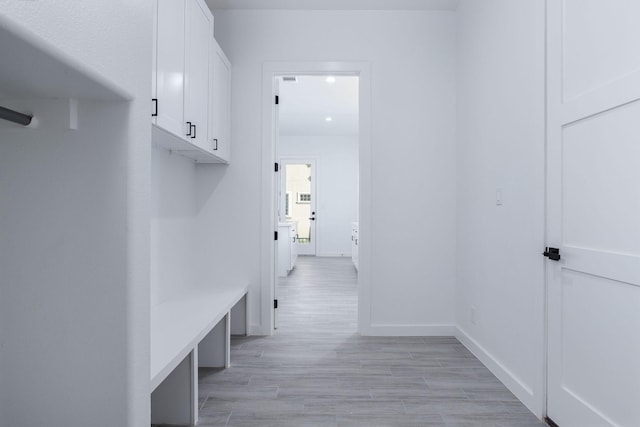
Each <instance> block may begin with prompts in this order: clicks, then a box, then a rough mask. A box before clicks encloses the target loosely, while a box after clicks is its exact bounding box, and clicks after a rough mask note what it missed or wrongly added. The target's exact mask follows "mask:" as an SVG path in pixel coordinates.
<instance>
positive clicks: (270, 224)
mask: <svg viewBox="0 0 640 427" xmlns="http://www.w3.org/2000/svg"><path fill="white" fill-rule="evenodd" d="M291 74H295V75H329V74H331V75H350V76H358V78H359V85H358V88H359V90H358V95H359V100H358V101H359V111H358V116H359V117H358V176H357V193H358V221H359V233H360V238H359V244H358V276H357V329H358V332H359V333H360V334H364V335H366V334H368V333H370V331H371V330H372V322H371V287H372V284H371V240H370V236H371V123H372V121H371V64H370V63H369V62H313V61H311V62H286V61H285V62H265V63H264V64H263V73H262V78H263V80H262V113H263V120H262V123H263V128H262V141H263V149H262V161H261V164H262V187H261V204H260V205H261V213H262V215H261V218H262V219H261V225H260V229H261V236H262V240H261V247H260V253H261V267H260V272H261V273H260V278H261V279H260V293H259V294H258V296H257V298H258V303H259V305H260V317H259V318H258V319H254V322H250V323H251V328H250V333H251V334H254V335H258V334H262V335H270V334H272V333H273V331H274V317H275V311H274V309H273V307H274V305H275V304H276V301H275V296H276V295H275V291H276V290H275V284H276V276H275V274H276V271H277V249H278V247H277V241H275V240H274V231H276V230H278V219H279V218H278V215H277V214H276V206H277V205H276V198H275V196H274V195H275V191H276V189H279V188H280V184H279V181H278V180H279V177H280V174H279V173H278V172H275V173H274V171H275V170H276V169H277V168H274V164H276V163H277V162H278V159H279V157H278V152H277V148H278V147H277V144H276V139H277V135H278V132H277V131H278V129H277V123H278V122H277V120H276V119H277V110H276V109H275V108H274V105H275V100H276V96H277V95H278V88H277V87H276V86H275V84H274V82H275V81H276V80H275V79H276V77H281V76H285V75H291ZM320 197H322V195H320Z"/></svg>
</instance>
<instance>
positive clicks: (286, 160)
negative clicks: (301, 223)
mask: <svg viewBox="0 0 640 427" xmlns="http://www.w3.org/2000/svg"><path fill="white" fill-rule="evenodd" d="M279 163H280V168H281V169H280V170H281V179H280V191H281V193H280V197H279V202H280V206H278V207H276V208H277V209H281V208H282V203H283V201H282V198H283V195H284V193H282V189H284V190H285V191H286V188H287V183H286V176H287V174H286V171H287V169H286V165H287V164H299V163H309V164H311V167H312V170H313V172H312V175H311V176H312V177H313V179H312V180H311V210H312V211H313V209H314V208H315V212H316V216H317V212H318V200H319V193H320V190H319V188H320V186H319V185H318V165H319V161H318V158H317V157H314V156H279ZM285 203H286V202H285ZM298 230H299V228H298ZM312 237H313V240H312V241H313V247H314V251H313V255H314V256H316V255H317V254H318V220H317V219H316V220H315V221H314V232H313V233H312ZM299 248H300V245H298V249H299ZM298 255H309V254H304V253H301V252H300V251H298Z"/></svg>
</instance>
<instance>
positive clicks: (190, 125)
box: [187, 122, 193, 136]
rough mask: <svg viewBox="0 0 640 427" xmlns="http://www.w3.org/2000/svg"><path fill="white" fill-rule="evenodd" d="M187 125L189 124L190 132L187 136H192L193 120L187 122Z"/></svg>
mask: <svg viewBox="0 0 640 427" xmlns="http://www.w3.org/2000/svg"><path fill="white" fill-rule="evenodd" d="M187 126H189V133H188V134H187V136H191V127H192V126H193V125H192V124H191V122H187Z"/></svg>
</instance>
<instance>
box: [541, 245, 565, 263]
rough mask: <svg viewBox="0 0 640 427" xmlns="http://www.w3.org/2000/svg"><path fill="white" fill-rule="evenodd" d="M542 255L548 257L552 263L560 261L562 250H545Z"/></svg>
mask: <svg viewBox="0 0 640 427" xmlns="http://www.w3.org/2000/svg"><path fill="white" fill-rule="evenodd" d="M542 255H544V256H546V257H547V258H549V259H550V260H552V261H560V258H561V257H560V249H558V248H545V250H544V252H542Z"/></svg>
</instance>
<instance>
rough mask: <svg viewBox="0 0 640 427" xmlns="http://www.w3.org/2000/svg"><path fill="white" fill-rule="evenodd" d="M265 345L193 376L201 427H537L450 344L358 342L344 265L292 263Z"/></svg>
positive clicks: (348, 268)
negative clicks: (197, 382) (225, 366)
mask: <svg viewBox="0 0 640 427" xmlns="http://www.w3.org/2000/svg"><path fill="white" fill-rule="evenodd" d="M278 299H279V308H278V311H279V318H278V329H277V331H276V333H275V334H274V335H273V336H271V337H237V338H233V339H232V350H231V364H232V366H231V368H229V369H226V370H220V369H200V385H199V387H200V388H199V390H200V405H201V411H200V423H199V425H201V426H207V427H212V426H256V427H257V426H260V427H266V426H296V427H305V426H327V427H330V426H394V427H397V426H450V427H453V426H456V427H462V426H469V427H472V426H473V427H483V426H487V427H488V426H493V427H507V426H509V427H534V426H544V425H545V424H543V423H541V422H540V421H538V420H537V419H536V418H535V417H534V416H533V415H532V414H531V413H530V412H529V410H528V409H526V408H525V407H524V406H523V405H522V404H521V403H520V402H519V401H518V400H517V399H516V398H515V397H514V396H513V395H512V394H511V393H510V392H509V391H508V390H507V389H506V388H505V387H504V386H503V385H502V384H501V383H500V382H499V381H498V380H497V379H496V378H495V377H494V376H493V375H492V374H491V373H490V372H489V371H488V370H487V369H486V368H485V367H484V366H483V365H482V364H481V363H480V362H479V361H478V360H477V359H476V358H475V357H474V356H473V355H472V354H471V353H469V351H467V350H466V348H465V347H463V346H462V345H461V344H460V343H459V342H458V341H457V340H456V339H455V338H450V337H443V338H440V337H433V338H430V337H360V336H358V334H357V332H356V330H357V313H356V306H357V276H356V272H355V269H354V267H353V265H352V264H351V260H350V259H348V258H319V257H300V258H299V260H298V263H297V264H296V268H295V269H294V271H293V272H292V273H291V274H290V276H289V277H288V278H286V279H283V280H281V282H280V286H279V294H278Z"/></svg>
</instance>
